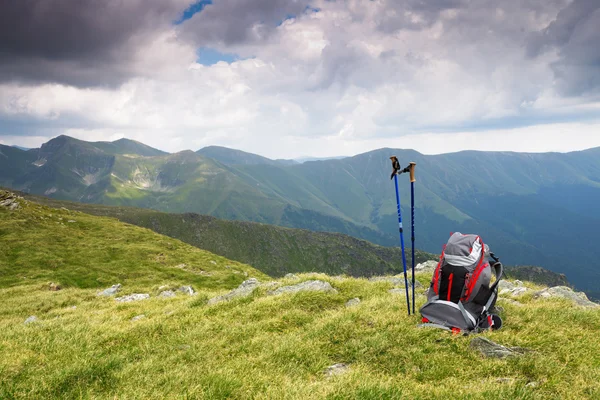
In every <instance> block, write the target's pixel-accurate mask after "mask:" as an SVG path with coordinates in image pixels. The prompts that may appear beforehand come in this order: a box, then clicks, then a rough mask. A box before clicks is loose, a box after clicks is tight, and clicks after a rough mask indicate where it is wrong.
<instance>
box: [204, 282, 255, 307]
mask: <svg viewBox="0 0 600 400" xmlns="http://www.w3.org/2000/svg"><path fill="white" fill-rule="evenodd" d="M259 286H260V282H259V281H258V279H256V278H250V279H248V280H246V281H244V282H242V284H241V285H240V286H238V287H237V289H234V290H232V291H231V292H229V293H227V294H224V295H221V296H217V297H213V298H212V299H210V300H208V304H216V303H220V302H223V301H230V300H232V299H235V298H237V297H247V296H250V295H251V294H252V292H254V290H256V288H258V287H259Z"/></svg>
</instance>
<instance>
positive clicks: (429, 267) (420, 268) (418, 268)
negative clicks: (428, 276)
mask: <svg viewBox="0 0 600 400" xmlns="http://www.w3.org/2000/svg"><path fill="white" fill-rule="evenodd" d="M438 262H439V261H437V260H429V261H425V262H423V263H420V264H417V265H415V272H429V273H432V274H433V271H435V269H436V268H437V265H438Z"/></svg>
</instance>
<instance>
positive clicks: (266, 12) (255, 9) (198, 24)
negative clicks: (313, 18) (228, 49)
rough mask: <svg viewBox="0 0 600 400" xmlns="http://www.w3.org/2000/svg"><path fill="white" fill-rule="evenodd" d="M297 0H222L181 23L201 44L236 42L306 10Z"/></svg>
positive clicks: (262, 34) (255, 37)
mask: <svg viewBox="0 0 600 400" xmlns="http://www.w3.org/2000/svg"><path fill="white" fill-rule="evenodd" d="M308 4H309V2H308V1H301V0H222V1H216V2H214V3H213V4H210V5H206V6H205V7H204V9H203V10H202V11H201V12H199V13H197V14H195V15H194V16H193V17H192V18H191V19H190V20H188V21H186V22H185V23H184V24H183V25H182V32H183V34H184V35H185V36H187V37H191V38H193V40H195V41H196V42H197V43H201V44H209V45H210V44H223V45H236V44H246V43H257V42H261V41H262V40H265V39H266V38H267V37H268V36H269V35H270V34H271V33H272V32H273V31H274V30H275V29H276V27H277V25H278V24H279V23H280V22H281V21H282V20H284V19H286V18H287V17H291V16H296V15H298V14H301V13H303V12H304V11H305V10H307V7H308Z"/></svg>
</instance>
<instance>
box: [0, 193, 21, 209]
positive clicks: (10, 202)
mask: <svg viewBox="0 0 600 400" xmlns="http://www.w3.org/2000/svg"><path fill="white" fill-rule="evenodd" d="M19 200H23V198H22V197H19V196H17V195H16V194H14V193H11V192H9V191H6V190H2V191H0V207H6V208H8V209H9V210H10V211H14V210H18V209H19V208H21V204H20V202H19Z"/></svg>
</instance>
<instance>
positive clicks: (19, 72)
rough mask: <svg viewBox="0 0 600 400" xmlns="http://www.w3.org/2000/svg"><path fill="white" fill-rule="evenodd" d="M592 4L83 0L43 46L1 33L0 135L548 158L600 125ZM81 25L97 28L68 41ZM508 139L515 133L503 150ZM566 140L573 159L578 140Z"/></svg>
mask: <svg viewBox="0 0 600 400" xmlns="http://www.w3.org/2000/svg"><path fill="white" fill-rule="evenodd" d="M53 1H55V2H58V3H57V4H62V5H67V4H70V2H67V1H66V0H61V1H58V0H53ZM25 2H28V3H27V4H28V5H29V8H27V10H26V11H24V14H25V16H22V17H19V15H17V14H18V13H16V11H15V12H13V13H12V15H13V17H14V19H15V21H17V20H18V21H20V22H22V23H32V21H37V20H36V19H35V18H34V17H35V16H36V15H37V14H36V10H37V9H39V8H40V7H42V5H43V4H45V3H44V2H40V3H38V2H33V0H25ZM75 3H76V2H74V4H75ZM19 4H20V3H19ZM39 4H42V5H39ZM90 4H92V5H90ZM97 4H105V7H101V6H98V7H101V9H95V8H94V7H96V6H94V5H97ZM582 4H583V3H582V2H580V1H575V2H572V1H570V0H522V1H517V0H507V1H503V2H501V3H498V2H497V1H494V0H481V1H476V2H473V1H466V0H432V1H420V0H419V1H417V0H405V1H391V0H373V1H366V0H339V1H327V0H314V1H311V2H301V1H283V0H253V1H250V0H220V1H215V2H214V3H213V4H208V2H206V1H204V2H202V4H201V5H202V7H200V6H193V5H192V6H190V4H189V2H186V1H179V0H170V1H165V2H163V1H160V2H159V1H158V0H150V1H144V2H142V1H141V0H132V1H131V2H129V1H128V2H116V1H113V0H109V1H108V2H103V3H95V2H94V3H92V2H90V1H84V2H82V3H81V4H79V3H77V4H76V7H74V9H73V10H71V11H68V12H66V11H65V12H62V11H61V12H62V14H61V12H58V11H60V8H57V10H55V11H53V12H54V13H55V14H57V15H54V14H52V15H53V16H52V18H53V19H52V18H50V19H51V20H52V21H53V22H52V24H50V23H48V24H49V25H48V26H54V24H59V25H60V24H62V25H64V26H65V27H64V28H61V29H58V30H57V32H54V33H56V34H54V33H53V34H50V33H49V32H51V31H52V30H51V29H50V28H43V26H45V25H44V24H42V26H41V27H39V28H36V29H35V30H33V33H31V35H34V36H32V38H33V37H35V38H37V39H36V40H41V39H40V38H41V37H42V36H44V35H48V37H49V40H50V44H49V45H48V46H47V47H46V46H44V45H42V44H39V43H37V42H35V43H34V42H32V40H33V39H31V38H30V39H28V38H27V35H28V34H27V33H26V32H24V31H23V29H21V28H19V27H16V26H13V28H12V30H10V29H8V28H4V27H2V28H0V29H5V30H4V31H2V32H3V33H7V32H15V33H14V34H13V36H14V37H13V39H10V40H7V41H5V42H3V41H0V43H3V44H2V46H4V47H2V48H1V49H8V50H5V54H7V55H5V56H0V57H5V60H6V61H7V63H6V65H4V64H0V65H2V66H0V136H2V135H4V137H7V136H9V135H10V136H11V137H13V138H14V137H17V136H20V135H32V136H36V137H43V136H44V137H49V136H55V135H57V134H60V133H64V134H73V135H76V136H78V137H81V138H84V139H85V135H90V138H92V137H93V138H94V139H96V140H100V139H101V138H104V139H106V140H108V139H111V138H115V137H121V136H127V137H131V138H133V139H137V140H140V141H142V142H145V143H148V144H151V145H154V146H157V147H160V148H162V149H165V150H170V151H173V150H181V149H187V148H189V149H197V148H200V147H202V146H205V145H210V144H220V145H226V146H232V147H238V148H239V147H242V146H243V147H242V148H243V149H245V150H248V151H256V152H259V153H261V154H265V155H268V156H272V157H278V156H286V157H289V156H300V155H311V154H314V155H319V156H324V155H327V154H332V155H339V154H351V153H352V152H353V151H354V150H357V151H360V149H367V148H372V147H371V146H372V145H375V144H377V145H378V146H380V147H383V146H388V147H389V146H392V145H391V144H386V143H396V142H398V141H401V140H402V138H405V137H412V138H414V140H412V141H411V143H415V145H416V144H419V146H421V147H420V148H419V149H420V150H422V151H425V152H427V145H428V144H429V146H430V148H431V149H432V150H431V151H433V149H439V148H442V147H443V140H442V138H447V140H451V138H454V139H457V138H459V137H468V138H469V139H468V140H458V139H457V142H456V143H461V144H462V145H465V146H466V145H467V144H468V143H475V144H479V143H488V142H487V141H486V138H488V139H489V140H492V138H494V139H493V140H494V143H501V144H506V145H507V146H508V147H503V149H509V147H510V146H513V148H514V149H518V148H520V147H519V143H521V142H526V143H528V146H529V147H527V149H528V150H535V146H536V144H537V146H538V148H539V149H545V148H547V146H545V144H544V143H543V141H541V140H539V137H540V136H539V135H540V133H539V132H541V131H543V130H548V131H549V132H550V131H552V130H553V129H555V127H559V126H562V127H565V126H567V125H565V124H571V125H569V127H571V128H573V129H575V128H574V127H576V125H573V123H574V122H578V123H584V122H585V123H586V124H591V123H592V122H590V121H593V120H594V118H597V115H598V109H599V100H598V98H597V97H595V95H594V93H596V88H597V86H596V83H595V82H596V81H595V79H597V78H596V77H597V76H598V75H597V74H598V66H597V65H596V64H594V62H595V61H594V60H596V59H597V52H598V47H597V46H596V44H595V43H597V41H598V39H599V38H598V35H599V34H598V32H597V29H593V28H594V26H597V23H596V22H597V21H596V18H597V17H596V14H597V11H595V10H596V8H597V7H594V5H595V3H594V2H592V3H587V6H586V7H587V8H585V7H584V8H583V11H581V10H582V8H581V7H582ZM590 4H591V5H590ZM583 5H585V4H583ZM3 7H4V6H3ZM86 10H87V11H86ZM90 10H93V11H94V12H95V13H97V14H98V18H97V20H95V19H94V18H92V17H88V14H87V12H91V11H90ZM184 10H188V11H186V12H184ZM189 10H193V11H194V12H191V11H189ZM573 10H575V11H576V12H575V11H573ZM2 11H3V10H2ZM63 14H64V15H63ZM0 15H4V13H2V12H0ZM90 15H91V14H90ZM182 15H183V16H184V17H182ZM0 18H5V17H4V16H3V17H0ZM19 18H20V19H19ZM86 18H88V19H90V18H91V19H94V20H93V21H92V20H91V19H90V20H89V21H88V19H86ZM113 18H114V19H113ZM71 21H74V22H72V25H73V26H80V28H78V29H81V30H82V32H83V30H85V29H87V31H85V32H88V33H89V34H88V33H82V34H81V38H80V39H77V40H75V39H73V40H72V41H67V42H65V43H62V42H60V40H59V39H56V37H58V38H60V35H63V36H64V35H66V33H65V32H68V26H69V24H68V23H67V22H71ZM81 21H85V22H86V24H87V23H88V22H89V25H90V26H87V25H86V26H85V27H84V26H83V25H85V24H83V22H81ZM176 22H177V23H178V24H176ZM77 24H79V25H77ZM121 25H123V26H121ZM44 29H46V30H44ZM108 31H110V32H108ZM90 32H91V33H90ZM51 33H52V32H51ZM58 33H60V34H58ZM92 33H93V34H92ZM98 35H99V36H103V35H106V37H103V38H100V39H98V38H96V36H98ZM16 36H19V37H18V38H17V37H16ZM3 37H4V36H3ZM55 39H56V41H57V43H54V42H53V41H55ZM28 40H29V42H28ZM8 42H10V43H9V44H6V43H8ZM13 42H14V43H13ZM83 43H86V46H89V49H87V48H86V49H85V51H84V50H82V46H83ZM19 46H20V47H19ZM17 47H19V48H17ZM199 49H211V51H213V52H214V54H213V55H214V57H213V58H212V59H211V60H210V62H206V60H204V63H205V64H210V65H202V63H198V50H199ZM227 55H229V56H227ZM233 55H235V56H233ZM200 61H203V60H202V59H201V60H200ZM11 68H12V69H11ZM9 70H10V71H13V72H12V74H13V75H11V74H8V73H7V72H6V71H9ZM585 126H586V127H587V128H585V129H584V130H583V132H586V134H587V135H588V137H589V135H591V134H592V133H591V132H593V130H592V129H589V126H592V125H585ZM594 126H596V125H594ZM571 128H569V129H571ZM582 129H583V128H582ZM515 130H518V134H509V132H513V131H515ZM502 132H506V135H507V136H506V138H511V139H510V140H509V139H507V140H506V142H505V143H502V141H501V140H500V139H498V138H499V137H501V135H502ZM527 132H530V134H528V133H527ZM569 132H570V131H569ZM459 134H461V135H463V136H444V135H459ZM428 135H433V136H428ZM435 135H438V136H435ZM465 135H466V136H465ZM519 135H522V136H523V140H516V139H515V138H518V137H519ZM527 135H530V137H531V138H535V140H525V139H526V138H525V136H527ZM434 136H435V137H436V138H438V139H434V138H433V137H434ZM552 137H553V138H552V140H550V139H549V143H550V142H551V143H553V145H556V146H558V143H560V140H562V141H563V144H564V148H568V146H569V136H568V135H567V136H560V135H558V134H554V136H552ZM580 137H581V140H582V141H584V140H585V135H584V136H580ZM473 138H479V139H478V140H474V139H473ZM513 139H514V140H515V142H514V143H513V142H512V140H513ZM592 139H593V138H591V137H590V139H589V143H590V145H593V144H594V143H595V142H594V140H592ZM490 143H491V142H490ZM578 143H581V142H578ZM492 147H493V146H492ZM447 148H448V149H449V150H450V149H452V150H454V149H455V148H454V147H451V146H449V145H448V146H447ZM342 150H344V151H342ZM436 151H438V150H436ZM317 153H318V154H317Z"/></svg>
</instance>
